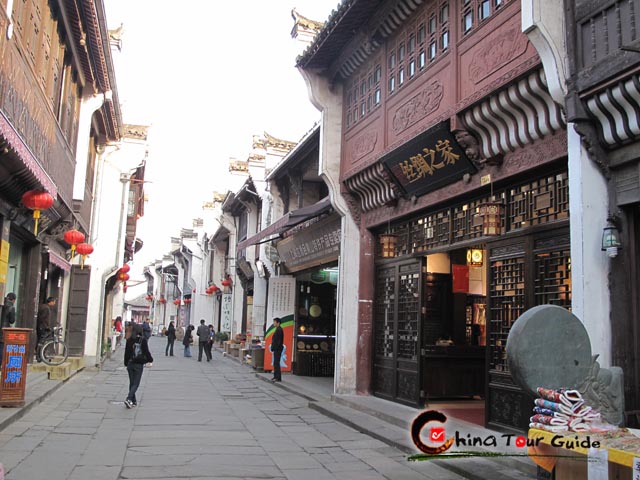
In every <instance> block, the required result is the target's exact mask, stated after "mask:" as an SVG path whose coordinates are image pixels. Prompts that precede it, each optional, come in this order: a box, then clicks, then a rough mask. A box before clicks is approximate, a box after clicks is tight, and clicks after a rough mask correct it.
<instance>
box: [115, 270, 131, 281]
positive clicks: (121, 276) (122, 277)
mask: <svg viewBox="0 0 640 480" xmlns="http://www.w3.org/2000/svg"><path fill="white" fill-rule="evenodd" d="M129 278H130V277H129V274H128V273H122V272H120V273H118V276H117V279H118V280H120V281H121V282H126V281H127V280H129Z"/></svg>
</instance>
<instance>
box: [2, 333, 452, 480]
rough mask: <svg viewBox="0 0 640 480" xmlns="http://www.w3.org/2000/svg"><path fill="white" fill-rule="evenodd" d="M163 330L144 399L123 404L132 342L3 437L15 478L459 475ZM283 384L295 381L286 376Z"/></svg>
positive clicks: (155, 341) (9, 472)
mask: <svg viewBox="0 0 640 480" xmlns="http://www.w3.org/2000/svg"><path fill="white" fill-rule="evenodd" d="M163 346H164V340H163V339H161V338H157V337H153V338H152V340H151V350H152V352H153V354H154V357H155V363H154V364H153V366H152V367H151V368H145V372H144V375H143V379H142V385H141V387H140V389H139V391H138V400H139V406H138V407H137V408H135V409H132V410H127V409H126V408H125V407H124V405H123V403H122V401H123V399H124V398H125V396H126V391H127V388H128V377H127V373H126V370H125V368H124V367H123V365H122V353H123V351H122V349H121V350H119V351H118V352H116V354H115V358H114V359H112V360H109V361H107V362H106V363H105V365H104V369H103V370H102V371H100V372H97V371H88V370H87V371H83V372H81V373H79V374H77V375H76V376H75V377H73V378H72V379H71V380H70V381H69V382H68V383H67V384H65V385H64V386H63V387H62V388H60V389H58V390H57V391H56V392H55V393H54V394H53V395H51V396H50V397H49V398H47V399H46V400H45V401H44V402H43V403H41V404H40V405H38V406H36V407H35V408H33V409H32V410H31V411H30V412H28V413H27V414H26V415H25V416H24V417H23V418H22V419H20V420H19V421H17V422H15V423H13V424H11V425H10V426H9V427H7V428H6V429H5V430H3V431H1V432H0V462H1V463H3V464H4V468H5V472H6V476H5V478H6V479H8V480H24V479H30V480H35V479H44V478H46V479H47V480H56V479H74V480H79V479H83V480H85V479H90V480H116V479H125V478H140V479H151V478H162V479H178V478H192V479H206V478H216V479H220V478H235V479H238V478H243V479H252V478H269V479H285V478H286V479H305V480H315V479H346V480H348V479H354V480H355V479H383V478H389V479H394V480H396V479H423V478H428V479H456V478H462V477H458V476H457V475H455V474H454V473H452V472H449V471H447V470H444V469H442V468H441V467H439V466H437V465H434V464H431V463H429V462H418V463H414V462H409V461H407V455H406V454H405V453H402V452H400V451H398V450H395V449H393V448H391V447H389V446H388V445H385V444H384V443H382V442H380V441H379V440H376V439H373V438H371V437H369V436H367V435H364V434H362V433H359V432H357V431H355V430H353V429H351V428H349V427H347V426H345V425H343V424H341V423H338V422H337V421H335V420H332V419H330V418H328V417H326V416H324V415H322V414H321V413H319V412H317V411H315V410H312V409H310V408H309V407H308V403H309V401H308V400H306V399H304V398H303V397H301V396H298V395H295V394H292V393H289V392H287V391H286V390H284V389H282V388H279V387H278V386H277V385H272V384H270V383H267V382H265V381H264V380H262V379H259V378H257V377H256V376H255V374H254V373H253V370H252V369H250V368H248V367H247V366H243V365H240V364H239V363H238V362H237V361H235V360H233V359H231V358H223V356H222V355H221V353H220V352H216V353H215V354H214V358H213V360H212V362H210V363H208V362H206V361H203V362H202V363H198V362H197V348H196V349H195V350H196V352H195V355H194V357H193V358H184V357H183V356H182V346H180V347H179V348H178V346H176V347H177V348H176V352H175V353H176V356H174V357H165V356H164V352H163ZM284 381H285V382H286V376H285V379H284Z"/></svg>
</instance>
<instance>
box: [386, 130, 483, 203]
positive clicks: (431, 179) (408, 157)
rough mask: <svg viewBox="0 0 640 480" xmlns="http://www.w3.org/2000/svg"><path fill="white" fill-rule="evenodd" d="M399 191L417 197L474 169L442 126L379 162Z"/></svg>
mask: <svg viewBox="0 0 640 480" xmlns="http://www.w3.org/2000/svg"><path fill="white" fill-rule="evenodd" d="M380 161H381V162H382V164H383V165H384V167H385V168H386V169H387V171H388V172H389V173H390V174H391V177H392V178H393V180H394V181H395V182H396V184H397V185H398V187H400V189H401V190H402V192H404V194H405V195H406V196H408V197H410V196H412V195H415V196H417V197H419V196H421V195H424V194H425V193H428V192H431V191H433V190H437V189H438V188H440V187H443V186H445V185H448V184H450V183H453V182H457V181H458V180H460V179H461V178H462V177H463V175H464V174H465V173H474V172H475V171H476V168H475V167H474V165H473V164H472V163H471V161H470V160H469V159H468V158H467V156H466V154H465V152H464V150H463V149H462V148H461V147H460V145H458V142H456V139H455V138H454V136H453V134H452V133H451V131H450V129H449V122H448V121H447V122H442V123H439V124H438V125H436V126H435V127H433V128H430V129H429V130H427V131H426V132H423V133H421V134H420V135H418V136H417V137H415V138H414V139H412V140H409V141H408V142H406V143H405V144H404V145H402V146H401V147H398V148H397V149H395V150H394V151H392V152H390V153H388V154H387V155H385V156H384V157H383V158H381V159H380Z"/></svg>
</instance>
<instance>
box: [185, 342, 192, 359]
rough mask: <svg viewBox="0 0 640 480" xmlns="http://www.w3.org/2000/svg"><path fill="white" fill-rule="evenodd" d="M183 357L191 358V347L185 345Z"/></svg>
mask: <svg viewBox="0 0 640 480" xmlns="http://www.w3.org/2000/svg"><path fill="white" fill-rule="evenodd" d="M184 356H185V357H190V356H191V347H190V346H189V345H185V346H184Z"/></svg>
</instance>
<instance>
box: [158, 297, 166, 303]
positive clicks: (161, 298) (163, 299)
mask: <svg viewBox="0 0 640 480" xmlns="http://www.w3.org/2000/svg"><path fill="white" fill-rule="evenodd" d="M158 303H162V304H163V305H164V304H165V303H167V299H166V298H164V297H160V298H159V299H158Z"/></svg>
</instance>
